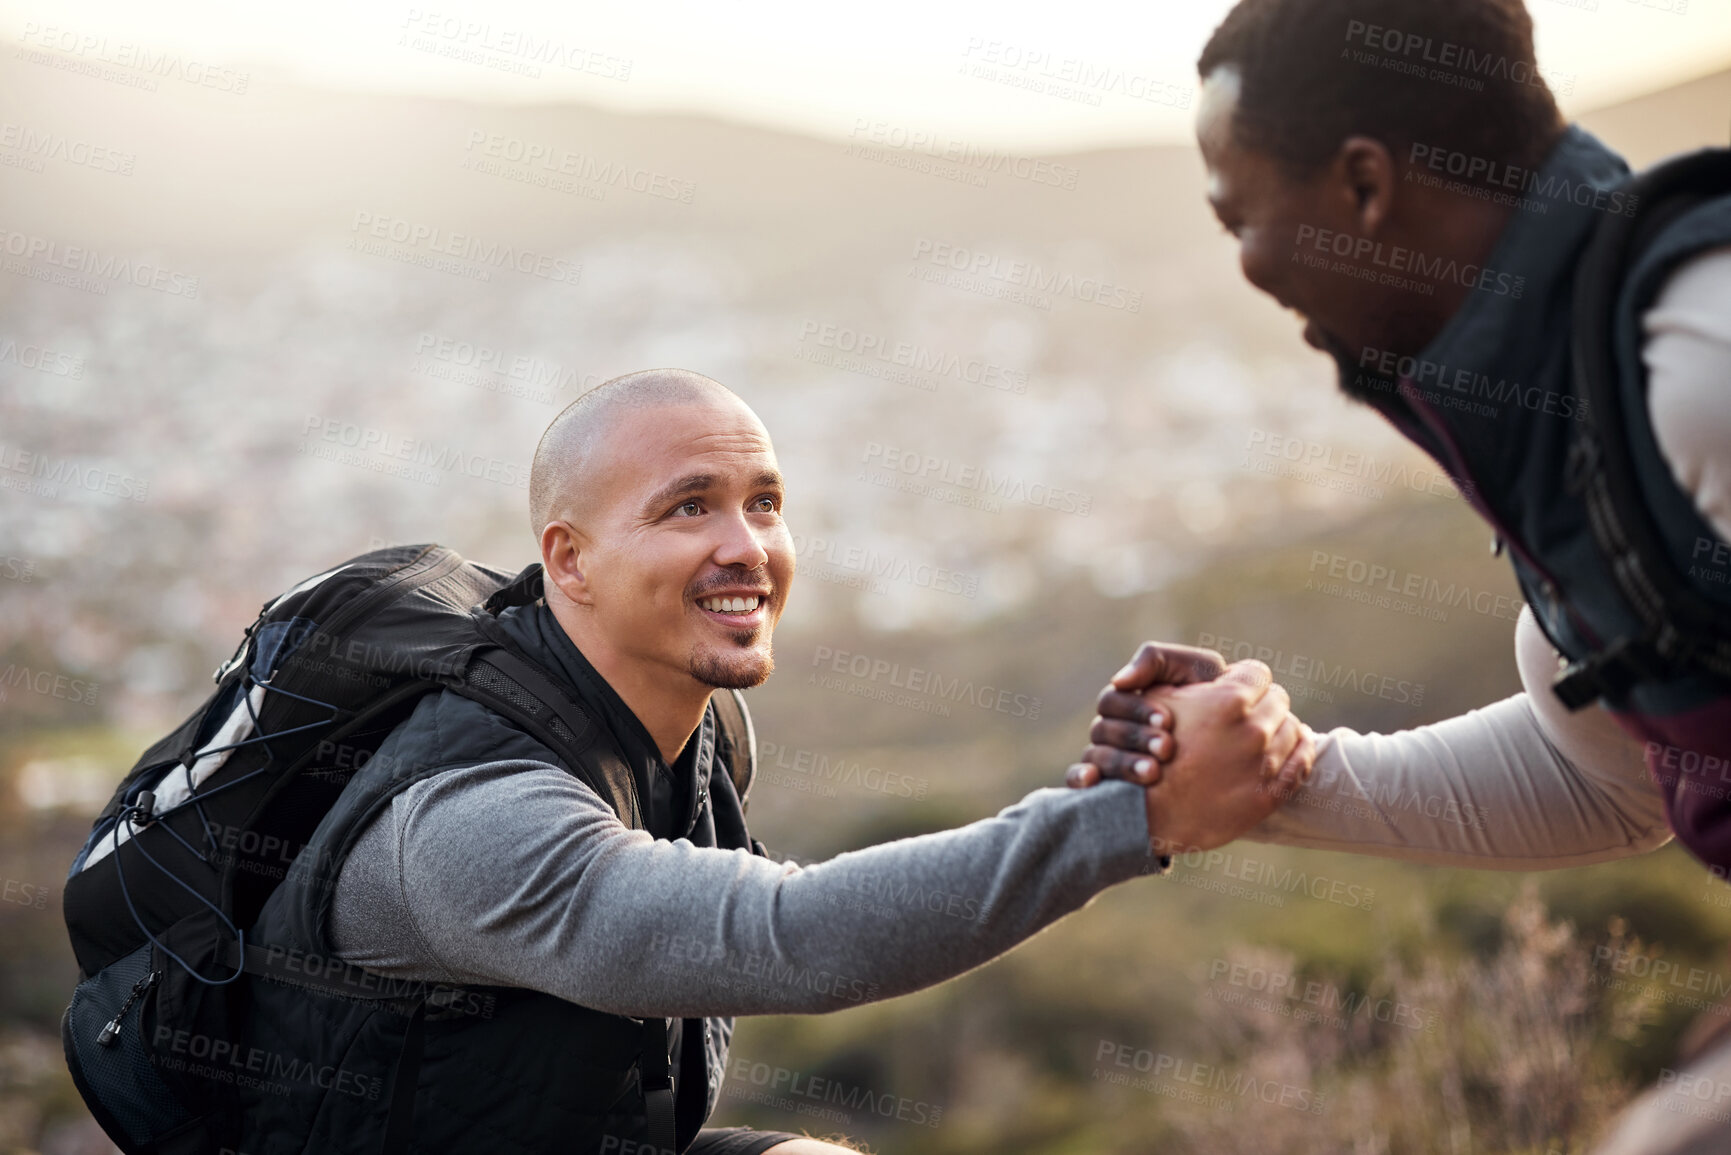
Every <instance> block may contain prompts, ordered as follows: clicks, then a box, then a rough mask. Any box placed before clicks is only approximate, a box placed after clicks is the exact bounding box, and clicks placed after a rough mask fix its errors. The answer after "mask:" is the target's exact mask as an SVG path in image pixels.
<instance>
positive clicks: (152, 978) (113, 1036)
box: [96, 971, 162, 1047]
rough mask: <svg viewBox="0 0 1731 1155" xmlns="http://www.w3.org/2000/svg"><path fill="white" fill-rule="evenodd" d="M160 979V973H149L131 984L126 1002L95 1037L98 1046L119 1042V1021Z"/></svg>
mask: <svg viewBox="0 0 1731 1155" xmlns="http://www.w3.org/2000/svg"><path fill="white" fill-rule="evenodd" d="M161 977H162V972H161V971H151V972H150V973H149V974H147V975H145V976H144V977H143V978H141V979H139V980H138V981H137V982H135V983H133V984H132V993H131V994H129V995H127V996H126V1001H125V1002H124V1003H121V1004H120V1009H119V1010H118V1011H116V1012H114V1017H113V1018H112V1019H109V1020H108V1023H107V1024H106V1025H105V1026H104V1027H103V1028H102V1033H101V1034H100V1035H97V1036H96V1043H97V1045H98V1046H102V1047H112V1046H113V1045H114V1044H115V1043H117V1042H119V1041H120V1025H121V1024H120V1020H122V1019H124V1018H125V1017H126V1012H127V1011H129V1010H131V1009H132V1004H133V1003H135V1002H137V1001H138V1000H139V998H140V997H141V996H142V995H143V994H144V993H145V992H146V991H148V990H149V989H150V988H151V987H153V986H155V985H156V980H157V979H159V978H161ZM138 1013H139V1014H140V1015H143V1014H144V1012H143V1011H139V1012H138Z"/></svg>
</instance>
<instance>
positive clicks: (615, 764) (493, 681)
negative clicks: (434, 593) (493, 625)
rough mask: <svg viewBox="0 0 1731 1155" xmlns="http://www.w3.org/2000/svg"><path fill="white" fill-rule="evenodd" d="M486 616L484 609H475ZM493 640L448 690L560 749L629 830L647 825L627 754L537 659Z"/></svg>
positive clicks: (568, 765)
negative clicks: (618, 750)
mask: <svg viewBox="0 0 1731 1155" xmlns="http://www.w3.org/2000/svg"><path fill="white" fill-rule="evenodd" d="M477 616H478V617H479V618H480V619H481V620H483V621H485V614H484V613H483V614H479V615H477ZM487 632H488V633H489V634H490V635H492V637H493V640H492V641H491V642H490V643H489V644H487V645H484V646H482V647H480V648H479V649H477V650H476V651H475V652H474V653H473V654H472V655H470V657H469V661H468V662H467V663H466V665H465V666H464V669H463V672H462V675H461V677H460V678H457V679H455V680H453V682H452V683H451V684H450V689H451V690H452V692H454V693H457V694H461V695H462V696H463V697H465V698H470V699H472V700H474V701H476V702H479V703H480V704H481V705H483V706H486V707H487V708H488V709H489V710H492V711H493V712H494V713H496V714H500V715H502V716H504V717H505V718H508V719H510V720H511V721H512V722H513V723H515V724H516V725H518V726H520V727H522V728H523V729H524V730H526V731H527V732H528V733H529V734H530V735H531V736H532V737H534V738H535V740H536V741H538V742H540V743H541V744H542V745H544V746H546V747H548V748H549V749H550V750H552V751H553V752H554V753H556V754H557V755H559V758H560V760H561V761H563V762H564V763H565V766H566V768H567V769H568V770H570V771H571V773H572V774H574V775H576V777H577V778H578V780H579V781H581V782H582V783H583V784H584V785H585V786H588V787H589V788H590V789H591V790H593V791H595V793H597V794H599V795H601V797H602V798H603V799H604V800H605V801H606V802H607V804H608V805H609V806H611V807H612V808H613V812H614V813H615V814H617V815H618V816H619V820H620V821H621V822H623V823H625V825H627V826H629V827H631V828H632V829H633V830H646V829H648V827H649V823H648V816H647V815H646V814H644V812H643V806H642V803H641V797H642V795H641V794H640V792H639V790H638V783H637V781H636V779H635V777H634V776H633V774H632V771H631V767H630V766H629V765H628V764H627V763H626V761H625V759H623V758H621V757H619V755H618V754H617V753H616V752H615V751H614V750H613V749H612V747H611V744H610V743H609V742H608V741H607V737H606V732H605V731H604V730H603V729H602V728H601V727H600V726H598V725H597V724H596V723H595V721H594V720H593V719H592V718H590V717H589V715H588V713H587V712H585V711H584V709H583V707H582V706H580V705H579V704H578V703H577V701H576V699H575V698H573V697H572V696H571V695H570V694H569V693H567V692H566V691H565V690H564V689H563V688H561V687H560V685H559V684H558V682H557V681H556V680H555V679H554V678H553V677H552V676H551V675H550V674H548V673H547V672H546V671H545V670H543V669H542V668H541V667H540V666H539V665H538V664H536V663H535V662H533V661H531V660H529V659H528V658H526V657H524V656H523V655H521V654H519V653H517V652H516V651H515V650H514V649H512V648H510V647H507V646H506V645H503V644H501V642H500V641H499V640H498V634H497V631H487Z"/></svg>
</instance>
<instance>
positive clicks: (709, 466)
mask: <svg viewBox="0 0 1731 1155" xmlns="http://www.w3.org/2000/svg"><path fill="white" fill-rule="evenodd" d="M609 441H610V443H611V444H610V448H611V450H612V452H611V453H609V454H608V456H609V457H611V458H612V461H611V463H610V464H611V466H612V468H611V469H609V471H608V472H609V473H610V474H611V476H612V478H613V479H614V480H615V481H618V482H624V483H626V484H627V485H628V486H629V487H630V488H632V489H637V490H645V489H653V488H655V487H658V486H661V485H664V484H666V483H668V482H670V481H673V480H675V479H678V478H685V477H693V476H707V477H711V478H713V479H714V480H715V483H716V484H722V483H724V482H727V481H729V480H734V479H739V478H744V479H747V480H750V479H754V478H757V477H759V476H760V475H763V474H773V473H776V462H775V447H774V445H773V444H772V443H771V442H770V439H769V434H768V432H767V431H766V430H765V429H764V428H763V425H762V424H761V423H760V422H759V421H758V420H757V419H756V417H755V415H753V414H752V413H751V411H750V410H749V409H746V408H745V407H744V406H742V405H741V406H733V405H719V404H717V405H710V404H703V405H678V406H656V407H653V408H645V409H637V410H632V411H629V412H627V413H625V414H622V415H621V418H620V420H619V422H618V424H617V425H615V427H614V429H613V436H612V437H611V438H609Z"/></svg>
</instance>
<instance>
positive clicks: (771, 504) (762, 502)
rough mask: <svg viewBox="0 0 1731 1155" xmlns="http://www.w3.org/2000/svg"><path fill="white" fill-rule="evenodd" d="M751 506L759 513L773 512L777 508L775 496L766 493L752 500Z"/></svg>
mask: <svg viewBox="0 0 1731 1155" xmlns="http://www.w3.org/2000/svg"><path fill="white" fill-rule="evenodd" d="M751 507H752V508H753V509H755V510H757V512H759V513H774V512H775V511H776V508H777V507H776V502H775V498H773V497H770V496H768V495H767V494H765V495H764V496H763V497H760V498H758V499H757V500H756V501H754V502H752V503H751Z"/></svg>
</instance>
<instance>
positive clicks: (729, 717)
mask: <svg viewBox="0 0 1731 1155" xmlns="http://www.w3.org/2000/svg"><path fill="white" fill-rule="evenodd" d="M709 700H710V702H711V703H713V704H714V706H715V721H716V723H717V727H716V728H717V731H718V733H717V735H716V753H717V754H718V755H719V756H720V757H721V758H722V760H723V761H725V762H726V764H727V769H728V776H729V777H730V778H732V779H733V792H734V793H735V794H738V795H739V807H740V809H741V810H744V809H745V807H746V804H747V803H748V802H749V801H750V800H751V784H752V782H754V781H756V779H757V730H756V728H755V727H753V726H752V724H751V711H750V710H748V709H746V706H745V695H744V694H741V693H740V692H739V691H738V690H723V691H721V692H720V693H718V694H711V695H710V697H709Z"/></svg>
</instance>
